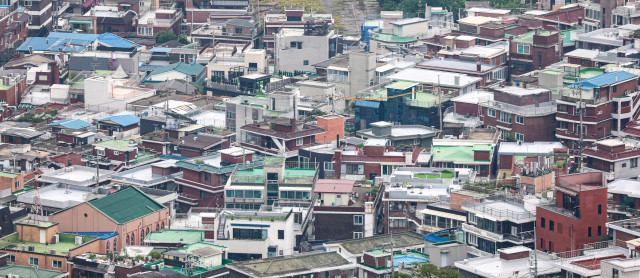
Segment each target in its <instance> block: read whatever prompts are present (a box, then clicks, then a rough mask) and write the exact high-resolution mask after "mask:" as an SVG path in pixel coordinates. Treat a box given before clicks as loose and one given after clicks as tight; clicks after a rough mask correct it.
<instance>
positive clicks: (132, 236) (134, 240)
mask: <svg viewBox="0 0 640 278" xmlns="http://www.w3.org/2000/svg"><path fill="white" fill-rule="evenodd" d="M131 245H136V234H135V233H131Z"/></svg>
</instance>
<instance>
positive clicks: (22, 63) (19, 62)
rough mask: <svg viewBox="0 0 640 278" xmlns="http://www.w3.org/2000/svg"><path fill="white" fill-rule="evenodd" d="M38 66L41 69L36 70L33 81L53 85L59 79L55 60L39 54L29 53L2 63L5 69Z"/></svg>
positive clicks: (58, 70) (25, 68) (58, 69)
mask: <svg viewBox="0 0 640 278" xmlns="http://www.w3.org/2000/svg"><path fill="white" fill-rule="evenodd" d="M36 67H39V68H40V69H42V70H38V71H37V72H36V76H35V81H36V84H38V85H53V84H58V83H59V81H60V68H59V67H58V63H57V62H56V61H55V60H51V59H49V58H46V57H44V56H41V55H31V56H27V57H22V58H19V59H16V60H13V61H9V62H8V63H6V64H5V65H4V68H5V69H24V70H28V69H31V68H36Z"/></svg>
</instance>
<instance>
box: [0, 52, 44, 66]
mask: <svg viewBox="0 0 640 278" xmlns="http://www.w3.org/2000/svg"><path fill="white" fill-rule="evenodd" d="M53 62H55V61H54V60H51V59H49V58H47V57H44V56H41V55H31V56H26V57H23V58H20V59H15V60H13V61H9V62H8V63H6V64H4V66H5V68H8V67H9V68H10V67H15V66H19V65H24V64H34V65H40V64H42V63H53Z"/></svg>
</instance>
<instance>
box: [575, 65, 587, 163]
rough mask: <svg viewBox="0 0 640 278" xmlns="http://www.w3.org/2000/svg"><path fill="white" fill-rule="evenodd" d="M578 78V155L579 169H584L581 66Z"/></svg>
mask: <svg viewBox="0 0 640 278" xmlns="http://www.w3.org/2000/svg"><path fill="white" fill-rule="evenodd" d="M578 80H580V91H579V93H580V104H579V106H580V107H576V108H578V109H579V110H578V111H580V143H578V149H579V150H580V156H579V157H578V167H579V168H578V169H580V171H582V145H583V144H584V141H583V140H584V138H583V134H584V125H582V114H583V112H584V111H582V110H583V108H582V80H581V78H580V68H578ZM585 108H586V105H585Z"/></svg>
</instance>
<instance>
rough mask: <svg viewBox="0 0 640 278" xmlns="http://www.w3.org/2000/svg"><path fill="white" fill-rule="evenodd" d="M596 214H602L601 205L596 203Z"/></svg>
mask: <svg viewBox="0 0 640 278" xmlns="http://www.w3.org/2000/svg"><path fill="white" fill-rule="evenodd" d="M598 214H602V205H598Z"/></svg>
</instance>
